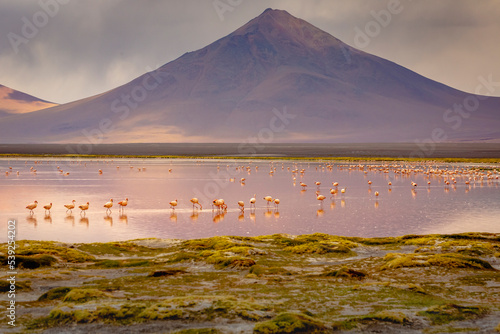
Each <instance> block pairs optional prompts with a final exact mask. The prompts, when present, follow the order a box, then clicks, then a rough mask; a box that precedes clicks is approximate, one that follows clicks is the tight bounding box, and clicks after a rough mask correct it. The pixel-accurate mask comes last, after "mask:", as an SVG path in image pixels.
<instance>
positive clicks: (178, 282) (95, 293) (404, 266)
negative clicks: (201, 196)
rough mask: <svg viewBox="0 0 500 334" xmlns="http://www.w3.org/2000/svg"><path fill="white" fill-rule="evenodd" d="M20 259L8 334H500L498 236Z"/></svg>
mask: <svg viewBox="0 0 500 334" xmlns="http://www.w3.org/2000/svg"><path fill="white" fill-rule="evenodd" d="M0 252H1V253H0V254H1V255H0V257H1V258H2V260H3V262H6V254H7V246H6V244H3V245H0ZM16 256H17V262H18V275H17V283H16V299H17V307H18V308H17V314H16V315H17V320H16V321H17V325H18V326H16V327H15V328H10V326H9V325H8V324H7V319H6V318H4V319H5V320H4V321H3V322H2V323H1V325H0V331H1V332H3V333H10V332H16V333H17V332H22V333H92V332H93V333H330V332H332V333H333V332H338V333H454V332H472V333H492V332H495V331H500V274H499V271H498V270H499V269H500V235H499V234H487V233H467V234H455V235H425V236H417V235H409V236H404V237H395V238H354V237H338V236H331V235H326V234H312V235H301V236H290V235H271V236H261V237H213V238H208V239H197V240H161V239H141V240H132V241H126V242H112V243H93V244H63V243H58V242H44V241H18V242H17V255H16ZM6 278H7V277H6V276H5V275H4V277H2V280H1V281H0V289H1V291H3V292H2V295H1V298H2V300H4V301H7V300H8V298H7V293H6V291H8V290H9V288H10V286H9V283H8V282H7V279H6ZM4 304H5V303H4Z"/></svg>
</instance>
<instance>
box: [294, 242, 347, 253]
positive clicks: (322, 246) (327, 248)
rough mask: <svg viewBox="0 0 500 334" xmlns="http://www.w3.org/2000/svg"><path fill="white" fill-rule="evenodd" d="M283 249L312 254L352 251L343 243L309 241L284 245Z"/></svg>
mask: <svg viewBox="0 0 500 334" xmlns="http://www.w3.org/2000/svg"><path fill="white" fill-rule="evenodd" d="M284 250H285V251H287V252H292V253H295V254H304V253H314V254H326V253H335V254H342V255H352V254H353V252H352V251H351V250H350V249H349V248H348V247H346V246H344V245H341V244H332V243H327V242H309V243H304V244H300V245H297V246H289V247H285V248H284Z"/></svg>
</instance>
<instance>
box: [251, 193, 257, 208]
mask: <svg viewBox="0 0 500 334" xmlns="http://www.w3.org/2000/svg"><path fill="white" fill-rule="evenodd" d="M256 201H257V200H256V199H255V194H253V197H252V198H250V207H252V205H253V207H254V208H255V202H256Z"/></svg>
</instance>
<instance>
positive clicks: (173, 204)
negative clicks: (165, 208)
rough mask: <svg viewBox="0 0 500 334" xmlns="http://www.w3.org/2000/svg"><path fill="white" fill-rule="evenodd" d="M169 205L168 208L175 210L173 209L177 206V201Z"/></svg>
mask: <svg viewBox="0 0 500 334" xmlns="http://www.w3.org/2000/svg"><path fill="white" fill-rule="evenodd" d="M169 204H170V208H171V209H172V210H175V207H176V206H177V199H176V200H175V201H171V202H170V203H169Z"/></svg>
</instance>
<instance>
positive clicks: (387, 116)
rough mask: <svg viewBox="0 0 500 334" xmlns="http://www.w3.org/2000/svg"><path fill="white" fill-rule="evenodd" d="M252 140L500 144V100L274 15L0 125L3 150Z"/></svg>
mask: <svg viewBox="0 0 500 334" xmlns="http://www.w3.org/2000/svg"><path fill="white" fill-rule="evenodd" d="M482 92H483V93H486V92H487V90H486V89H483V90H482ZM248 140H261V141H263V142H270V141H273V142H304V143H306V142H325V143H328V142H329V143H336V142H339V143H342V142H343V143H346V142H352V143H355V142H358V143H359V142H372V143H374V142H414V141H425V140H433V141H447V142H450V141H451V142H461V141H499V140H500V98H498V97H487V96H479V95H474V94H469V93H466V92H462V91H459V90H456V89H453V88H451V87H448V86H446V85H443V84H441V83H438V82H436V81H433V80H430V79H428V78H425V77H423V76H421V75H419V74H417V73H415V72H413V71H411V70H409V69H407V68H404V67H402V66H400V65H397V64H395V63H393V62H391V61H388V60H385V59H382V58H380V57H377V56H374V55H371V54H368V53H365V52H363V51H360V50H357V49H355V48H353V47H351V46H349V45H347V44H345V43H343V42H342V41H340V40H339V39H337V38H335V37H333V36H332V35H330V34H328V33H327V32H325V31H322V30H320V29H318V28H316V27H315V26H313V25H311V24H309V23H308V22H306V21H304V20H301V19H299V18H296V17H294V16H292V15H290V14H289V13H287V12H286V11H283V10H273V9H267V10H265V11H264V12H263V13H262V14H261V15H259V16H258V17H256V18H254V19H253V20H251V21H250V22H248V23H247V24H245V25H244V26H242V27H241V28H239V29H237V30H236V31H234V32H233V33H231V34H229V35H227V36H225V37H223V38H221V39H219V40H217V41H215V42H213V43H212V44H210V45H208V46H206V47H204V48H202V49H200V50H197V51H194V52H189V53H186V54H184V55H182V56H181V57H179V58H178V59H176V60H174V61H171V62H169V63H167V64H165V65H163V66H162V67H160V68H158V69H156V70H154V71H151V72H148V73H145V74H144V75H142V76H140V77H138V78H136V79H134V80H133V81H131V82H129V83H127V84H124V85H122V86H120V87H117V88H115V89H113V90H110V91H107V92H105V93H102V94H100V95H96V96H92V97H89V98H85V99H82V100H79V101H75V102H71V103H67V104H63V105H59V106H56V107H52V108H48V109H44V110H40V111H35V112H31V113H27V114H20V115H13V116H9V117H4V118H2V120H1V122H0V142H1V143H33V142H37V143H79V142H82V141H84V142H90V143H132V142H134V143H140V142H142V143H146V142H150V143H153V142H158V143H160V142H241V141H248Z"/></svg>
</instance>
